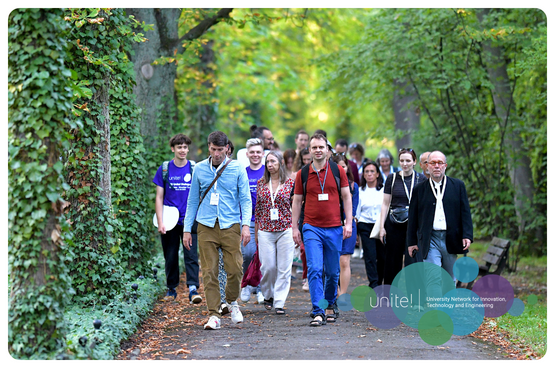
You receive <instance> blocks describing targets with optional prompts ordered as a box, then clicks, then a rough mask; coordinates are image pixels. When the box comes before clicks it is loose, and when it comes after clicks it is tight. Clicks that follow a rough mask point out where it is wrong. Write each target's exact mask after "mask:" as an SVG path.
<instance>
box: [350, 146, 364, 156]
mask: <svg viewBox="0 0 555 368" xmlns="http://www.w3.org/2000/svg"><path fill="white" fill-rule="evenodd" d="M353 151H359V152H360V154H361V156H363V157H364V147H362V144H360V143H351V144H350V145H349V154H351V153H352V152H353Z"/></svg>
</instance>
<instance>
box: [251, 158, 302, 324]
mask: <svg viewBox="0 0 555 368" xmlns="http://www.w3.org/2000/svg"><path fill="white" fill-rule="evenodd" d="M293 186H294V181H293V180H292V179H291V178H288V177H287V174H286V171H285V164H284V161H283V156H282V155H281V153H280V152H277V151H270V152H268V154H267V155H266V166H265V170H264V176H263V177H262V178H260V180H259V181H258V185H257V188H256V191H257V200H256V207H255V232H254V233H255V240H256V244H257V245H258V256H259V258H260V263H261V267H260V271H261V273H262V280H261V281H260V291H261V292H262V295H264V307H265V308H266V309H267V310H271V309H272V307H274V308H275V311H276V314H279V315H284V314H285V309H284V308H283V307H284V306H285V300H286V299H287V295H288V294H289V288H290V286H291V266H292V264H293V254H294V249H295V243H294V242H293V233H292V228H291V196H290V195H291V190H292V189H293Z"/></svg>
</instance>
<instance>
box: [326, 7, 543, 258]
mask: <svg viewBox="0 0 555 368" xmlns="http://www.w3.org/2000/svg"><path fill="white" fill-rule="evenodd" d="M494 24H495V28H493V29H487V30H484V29H482V27H481V26H480V24H479V22H478V21H477V18H476V15H475V14H474V11H470V10H462V9H460V10H453V9H381V10H377V11H376V12H375V13H373V14H372V15H371V16H369V17H368V19H367V21H366V28H365V31H364V33H363V36H362V39H361V41H360V42H358V43H356V44H354V45H352V46H349V47H347V48H346V49H343V50H341V51H339V52H337V53H333V54H330V55H329V56H328V57H326V58H323V59H322V63H323V64H324V65H326V66H327V68H328V69H327V70H328V71H327V78H328V82H327V83H328V85H341V89H340V96H341V98H344V99H351V101H374V102H377V103H379V104H382V105H383V106H390V104H391V96H392V95H393V92H394V91H395V88H396V87H395V82H396V81H406V82H409V83H410V84H411V85H412V87H413V88H414V91H415V93H416V94H417V95H418V101H417V104H418V108H419V110H420V111H421V112H422V113H423V114H424V116H423V122H422V127H421V128H420V131H418V132H413V134H414V135H413V140H414V141H415V142H416V144H415V146H414V147H415V148H416V149H417V151H418V152H422V151H430V150H434V149H437V150H441V151H443V152H444V153H446V154H447V156H448V162H449V168H448V175H451V176H453V177H459V178H461V179H463V180H464V181H465V182H466V186H467V190H468V195H469V198H470V201H471V210H472V214H473V220H474V223H475V225H476V226H475V230H476V231H475V236H476V237H482V236H488V235H498V236H501V237H506V238H511V239H513V240H515V239H518V238H519V236H520V234H519V232H518V225H517V218H516V213H515V207H514V195H515V191H514V187H513V185H512V183H511V180H510V178H509V172H508V169H509V166H508V163H509V160H508V159H507V158H508V157H507V153H506V150H505V144H506V142H504V139H506V138H505V137H506V135H507V134H508V132H509V130H512V129H518V131H519V132H520V134H521V136H522V137H523V139H524V141H525V142H529V147H528V148H530V151H528V152H527V153H526V154H528V155H529V157H530V159H531V161H532V167H533V170H534V172H541V173H542V174H541V175H540V176H538V177H537V179H536V184H537V185H538V187H537V190H536V193H537V194H536V198H535V201H536V202H537V203H543V202H545V197H544V193H545V189H546V182H543V181H541V180H542V179H543V177H545V175H544V174H545V171H544V169H545V168H546V167H545V166H543V165H544V162H545V159H546V150H547V145H546V141H545V139H546V134H545V133H546V128H547V126H546V120H545V116H546V115H545V113H546V109H545V100H544V98H545V87H546V79H545V77H546V69H545V64H544V63H543V61H544V60H545V59H544V58H543V57H542V51H545V49H544V48H542V46H541V45H542V42H543V41H545V38H544V37H545V28H544V25H545V16H544V15H543V13H541V12H540V11H538V10H535V9H506V10H499V11H498V12H497V13H496V18H495V23H494ZM486 39H487V40H494V42H496V43H498V44H501V45H502V46H503V47H504V50H505V54H506V55H507V56H508V57H510V58H512V60H522V59H523V53H529V54H534V55H536V56H537V57H536V58H535V59H533V60H534V61H531V62H529V63H521V64H517V65H520V67H521V68H522V69H521V70H519V69H515V68H512V69H511V70H509V74H510V75H509V77H510V78H511V79H512V81H513V83H516V86H517V87H516V88H515V90H514V96H513V98H514V99H515V101H516V105H517V110H516V111H517V116H516V117H513V119H512V120H511V121H517V122H518V125H515V126H512V125H507V124H506V123H505V122H503V121H499V119H498V118H497V117H496V114H495V106H494V101H493V97H492V89H493V86H492V83H491V82H490V80H489V78H488V72H487V68H486V65H485V63H486V61H485V59H484V57H483V50H482V47H481V42H482V41H483V40H486ZM531 40H535V41H531ZM332 63H333V65H332ZM511 65H514V63H513V62H511ZM332 66H333V67H332ZM520 73H526V74H527V76H529V78H530V79H528V80H526V81H523V78H522V77H520V78H518V79H516V80H515V77H516V76H517V74H520ZM531 98H532V101H531ZM530 101H531V102H530ZM530 111H533V113H530ZM371 134H372V133H371ZM373 135H374V137H376V138H378V137H379V136H376V134H375V133H374V134H373ZM515 154H516V155H522V154H525V153H524V152H517V153H515ZM529 208H530V209H533V208H537V207H534V204H530V207H529ZM545 215H546V213H545V212H541V210H540V211H539V213H538V211H531V212H529V213H527V214H526V216H527V218H530V219H532V218H534V219H535V221H531V223H529V225H528V226H529V227H531V228H537V229H542V228H543V229H544V230H545V220H546V216H545ZM543 246H545V244H544V245H543ZM540 252H541V248H540Z"/></svg>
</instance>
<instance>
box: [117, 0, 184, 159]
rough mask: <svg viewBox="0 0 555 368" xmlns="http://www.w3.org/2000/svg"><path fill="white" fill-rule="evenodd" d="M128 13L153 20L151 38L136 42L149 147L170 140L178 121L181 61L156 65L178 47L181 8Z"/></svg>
mask: <svg viewBox="0 0 555 368" xmlns="http://www.w3.org/2000/svg"><path fill="white" fill-rule="evenodd" d="M126 13H127V15H134V16H135V19H137V20H138V21H139V22H145V23H147V24H153V25H154V30H152V31H148V32H146V34H145V37H146V38H148V41H147V42H140V43H136V44H135V45H134V46H133V51H134V55H131V56H130V58H131V61H132V62H133V63H134V71H135V76H136V82H137V84H136V86H135V88H134V89H133V92H134V94H135V95H136V96H137V105H138V106H139V107H140V108H141V109H142V111H143V112H142V117H141V134H142V135H143V137H144V145H145V148H146V149H147V150H148V149H150V148H157V147H158V146H159V144H163V145H164V144H167V142H168V140H169V138H170V135H171V134H172V131H173V129H174V128H175V126H176V124H177V109H176V106H177V96H176V94H175V86H174V82H175V79H176V76H177V65H176V64H175V63H167V64H164V65H161V64H158V65H152V62H154V60H156V59H158V58H160V57H173V56H175V54H176V52H177V51H178V45H179V43H178V40H179V37H178V24H179V22H178V21H179V16H180V15H181V10H180V9H152V8H130V9H126Z"/></svg>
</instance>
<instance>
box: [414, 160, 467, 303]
mask: <svg viewBox="0 0 555 368" xmlns="http://www.w3.org/2000/svg"><path fill="white" fill-rule="evenodd" d="M427 167H428V171H429V173H430V179H429V180H427V181H425V182H424V183H421V184H419V185H418V186H417V187H416V188H415V189H414V194H413V196H412V200H411V202H410V208H409V220H408V227H407V245H408V254H409V255H412V254H413V252H421V254H422V257H423V259H424V262H429V263H433V264H435V265H438V266H441V267H443V268H444V269H445V270H446V271H447V272H448V273H449V275H451V277H452V278H453V281H455V277H454V276H453V266H454V264H455V261H456V260H457V254H464V253H467V252H468V248H469V247H470V243H472V240H473V230H472V217H471V215H470V206H469V203H468V197H467V194H466V187H465V185H464V183H463V182H462V181H461V180H459V179H455V178H451V177H447V176H446V175H445V170H446V169H447V158H446V157H445V155H444V154H443V153H442V152H440V151H434V152H432V153H430V155H429V156H428V164H427ZM428 278H429V279H428V283H427V290H428V296H435V294H437V292H438V290H439V291H441V288H438V287H439V286H440V285H439V284H440V283H441V278H440V277H439V278H438V277H433V278H432V277H430V276H429V275H428ZM439 296H441V295H439Z"/></svg>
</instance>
